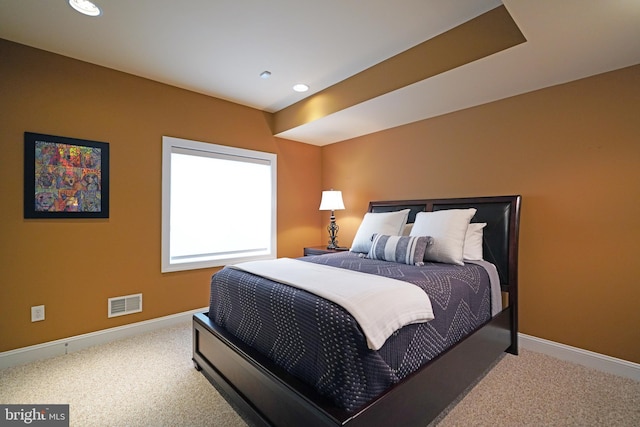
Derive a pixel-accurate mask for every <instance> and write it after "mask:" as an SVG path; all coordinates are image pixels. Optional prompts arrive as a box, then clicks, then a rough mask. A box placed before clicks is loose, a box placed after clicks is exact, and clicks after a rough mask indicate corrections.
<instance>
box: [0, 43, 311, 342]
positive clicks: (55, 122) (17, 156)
mask: <svg viewBox="0 0 640 427" xmlns="http://www.w3.org/2000/svg"><path fill="white" fill-rule="evenodd" d="M0 58H1V59H0V147H1V148H2V150H1V155H0V194H1V196H2V209H0V265H1V267H0V351H6V350H11V349H14V348H20V347H24V346H28V345H33V344H38V343H43V342H46V341H51V340H56V339H60V338H64V337H69V336H74V335H78V334H83V333H88V332H93V331H97V330H102V329H106V328H111V327H115V326H120V325H122V324H126V323H132V322H138V321H142V320H147V319H152V318H156V317H161V316H165V315H170V314H174V313H180V312H184V311H188V310H192V309H197V308H201V307H205V306H207V305H208V301H209V290H208V284H209V278H210V276H211V274H212V272H214V271H215V269H203V270H194V271H189V272H178V273H166V274H161V273H160V231H161V230H160V224H161V173H162V170H161V147H162V136H163V135H168V136H176V137H181V138H187V139H193V140H198V141H206V142H211V143H216V144H222V145H231V146H236V147H242V148H248V149H252V150H261V151H266V152H271V153H276V154H277V155H278V255H279V256H289V257H293V256H301V255H302V248H303V247H304V246H305V245H306V246H308V245H316V244H318V243H319V242H320V238H321V233H320V230H321V227H320V221H321V215H320V214H319V212H318V204H319V200H320V192H321V180H320V177H321V171H320V167H321V161H320V156H321V149H320V148H319V147H315V146H311V145H307V144H301V143H297V142H292V141H287V140H282V139H278V138H274V137H273V136H272V135H271V130H270V127H269V123H268V120H269V119H270V117H269V116H268V115H267V114H266V113H263V112H261V111H258V110H255V109H251V108H247V107H243V106H240V105H237V104H233V103H230V102H226V101H222V100H219V99H216V98H212V97H208V96H204V95H200V94H196V93H193V92H189V91H186V90H182V89H177V88H174V87H171V86H167V85H163V84H160V83H156V82H153V81H150V80H146V79H142V78H139V77H134V76H132V75H128V74H125V73H120V72H117V71H113V70H110V69H106V68H103V67H99V66H95V65H91V64H87V63H84V62H80V61H76V60H72V59H69V58H66V57H62V56H59V55H55V54H52V53H48V52H44V51H40V50H36V49H32V48H28V47H25V46H22V45H19V44H15V43H11V42H8V41H5V40H0ZM25 131H30V132H38V133H45V134H51V135H60V136H67V137H74V138H82V139H90V140H97V141H105V142H108V143H109V144H110V150H111V168H110V172H111V194H110V196H111V212H110V218H109V219H105V220H25V219H23V210H22V209H23V208H22V200H23V134H24V132H25ZM139 292H142V293H143V308H144V310H143V312H142V313H138V314H133V315H128V316H122V317H116V318H112V319H108V318H107V298H109V297H114V296H121V295H129V294H133V293H139ZM40 304H44V305H45V306H46V320H45V321H43V322H36V323H31V317H30V316H31V313H30V307H31V306H33V305H40Z"/></svg>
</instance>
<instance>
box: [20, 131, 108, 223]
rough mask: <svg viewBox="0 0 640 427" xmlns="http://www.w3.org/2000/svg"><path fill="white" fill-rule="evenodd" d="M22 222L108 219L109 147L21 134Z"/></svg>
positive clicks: (59, 138)
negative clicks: (59, 219)
mask: <svg viewBox="0 0 640 427" xmlns="http://www.w3.org/2000/svg"><path fill="white" fill-rule="evenodd" d="M24 217H25V218H109V144H107V143H106V142H97V141H87V140H83V139H75V138H66V137H62V136H53V135H43V134H39V133H31V132H25V133H24Z"/></svg>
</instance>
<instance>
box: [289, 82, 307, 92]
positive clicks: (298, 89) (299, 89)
mask: <svg viewBox="0 0 640 427" xmlns="http://www.w3.org/2000/svg"><path fill="white" fill-rule="evenodd" d="M293 90H295V91H296V92H306V91H308V90H309V86H308V85H306V84H304V83H298V84H297V85H295V86H293Z"/></svg>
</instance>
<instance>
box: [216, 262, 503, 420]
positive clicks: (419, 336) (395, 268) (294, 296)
mask: <svg viewBox="0 0 640 427" xmlns="http://www.w3.org/2000/svg"><path fill="white" fill-rule="evenodd" d="M300 260H302V261H306V262H313V263H318V264H326V265H330V266H333V267H337V268H345V269H350V270H356V271H360V272H364V273H370V274H377V275H382V276H386V277H392V278H395V279H398V280H403V281H406V282H409V283H412V284H414V285H416V286H418V287H420V288H421V289H422V290H424V291H425V292H426V293H427V294H428V295H429V298H430V299H431V305H432V308H433V311H434V315H435V319H433V320H431V321H429V322H426V323H419V324H412V325H407V326H405V327H403V328H402V329H400V330H398V331H396V332H395V333H394V334H393V335H392V336H391V337H389V338H388V339H387V341H386V342H385V343H384V345H383V346H382V347H381V348H380V349H379V350H377V351H374V350H370V349H369V348H368V347H367V343H366V340H365V337H364V335H363V333H362V331H361V330H360V328H359V326H358V324H357V322H356V321H355V319H354V318H353V317H352V316H351V315H349V313H348V312H347V311H346V310H344V309H343V308H342V307H340V306H338V305H336V304H334V303H332V302H330V301H327V300H324V299H323V298H320V297H318V296H316V295H313V294H311V293H309V292H306V291H304V290H301V289H297V288H293V287H290V286H288V285H284V284H280V283H277V282H274V281H271V280H269V279H265V278H262V277H259V276H255V275H253V274H250V273H247V272H243V271H240V270H236V269H232V268H224V269H222V270H220V271H219V272H217V273H216V274H214V275H213V276H212V278H211V300H210V307H209V317H210V318H211V320H212V321H213V322H215V323H216V324H218V325H219V326H221V327H223V328H225V329H226V330H227V331H229V332H230V333H231V334H233V335H234V336H236V337H237V338H239V339H240V340H241V341H243V342H245V343H246V344H248V345H250V346H252V347H253V348H255V349H256V350H258V351H259V352H261V353H262V354H264V355H265V356H267V357H269V358H270V359H271V360H273V361H274V362H275V363H276V364H277V365H278V366H280V367H281V368H283V369H284V370H286V371H287V372H289V373H290V374H292V375H295V376H296V377H298V378H300V379H301V380H303V381H304V382H306V383H307V384H309V385H311V386H313V387H314V388H315V389H316V390H317V391H318V392H319V393H320V394H322V395H324V396H326V397H327V398H329V399H330V400H331V401H332V402H333V403H334V404H335V405H336V406H338V407H341V408H343V409H345V410H347V411H355V410H357V409H358V408H360V407H362V406H363V405H365V404H366V403H367V402H368V401H369V400H371V399H373V398H374V397H376V396H378V395H379V394H380V393H382V392H383V391H384V390H386V389H387V388H389V387H390V386H392V385H393V384H395V383H397V382H398V381H400V380H401V379H403V378H405V377H406V376H408V375H409V374H411V373H412V372H414V371H416V370H417V369H419V368H420V367H421V366H423V365H424V364H425V363H427V362H428V361H430V360H431V359H433V358H434V357H436V356H437V355H438V354H440V353H442V352H443V351H445V350H446V349H447V348H449V347H450V346H452V345H453V344H455V343H456V342H458V341H460V340H461V339H463V338H464V337H465V336H467V335H469V334H470V333H471V332H473V331H474V330H476V329H477V328H479V327H480V326H482V325H483V324H484V323H486V322H487V321H488V320H490V318H491V294H492V291H491V283H490V282H491V281H490V279H489V274H488V273H487V270H485V268H484V267H483V266H482V265H477V264H466V265H464V266H458V265H450V264H440V263H426V264H425V265H424V266H413V265H406V264H397V263H391V262H386V261H377V260H371V259H367V258H363V257H361V256H359V255H358V254H355V253H351V252H342V253H335V254H327V255H319V256H308V257H304V258H300Z"/></svg>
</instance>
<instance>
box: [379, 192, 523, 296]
mask: <svg viewBox="0 0 640 427" xmlns="http://www.w3.org/2000/svg"><path fill="white" fill-rule="evenodd" d="M520 202H521V196H490V197H465V198H457V199H423V200H393V201H381V202H370V203H369V212H392V211H397V210H401V209H411V212H410V213H409V219H408V222H409V223H413V222H414V221H415V218H416V214H417V213H418V212H433V211H438V210H443V209H466V208H476V209H477V212H476V214H475V216H474V217H473V218H472V219H471V222H486V223H487V226H486V227H485V228H484V229H483V244H482V249H483V253H484V259H485V260H487V261H489V262H491V263H492V264H494V265H495V266H496V269H497V270H498V275H499V276H500V284H501V286H502V290H503V291H504V292H512V293H514V294H515V293H516V289H517V286H518V230H519V225H520Z"/></svg>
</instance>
